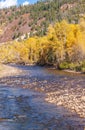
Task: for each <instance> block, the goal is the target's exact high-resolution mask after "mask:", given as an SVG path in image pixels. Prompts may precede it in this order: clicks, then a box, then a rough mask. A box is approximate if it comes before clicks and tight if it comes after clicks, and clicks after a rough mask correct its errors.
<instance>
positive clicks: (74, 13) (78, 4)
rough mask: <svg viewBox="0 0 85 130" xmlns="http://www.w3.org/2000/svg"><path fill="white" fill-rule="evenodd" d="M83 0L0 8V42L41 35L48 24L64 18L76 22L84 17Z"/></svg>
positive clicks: (84, 3)
mask: <svg viewBox="0 0 85 130" xmlns="http://www.w3.org/2000/svg"><path fill="white" fill-rule="evenodd" d="M84 12H85V1H84V0H79V1H77V0H46V1H42V2H37V3H36V4H33V5H28V6H19V7H11V8H8V9H2V10H0V28H1V33H0V43H2V42H6V41H11V40H14V39H17V38H19V37H20V36H21V39H23V38H27V37H29V35H30V36H33V35H38V36H43V35H45V34H46V30H47V28H48V26H49V24H53V23H55V22H56V21H61V20H62V19H66V20H68V21H69V22H71V23H78V21H79V18H81V17H84Z"/></svg>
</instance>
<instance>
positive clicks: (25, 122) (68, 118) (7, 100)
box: [0, 66, 85, 130]
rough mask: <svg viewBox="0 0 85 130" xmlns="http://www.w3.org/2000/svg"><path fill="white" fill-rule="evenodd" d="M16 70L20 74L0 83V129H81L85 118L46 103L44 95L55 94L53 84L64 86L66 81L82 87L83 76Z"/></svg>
mask: <svg viewBox="0 0 85 130" xmlns="http://www.w3.org/2000/svg"><path fill="white" fill-rule="evenodd" d="M17 67H18V68H21V69H22V70H23V73H22V74H21V75H18V76H15V77H12V76H11V77H5V78H2V79H1V80H0V130H84V127H85V118H80V117H79V115H77V113H76V112H71V111H70V110H68V109H66V108H64V107H63V106H56V105H55V104H51V103H47V102H46V101H45V99H46V96H47V95H46V93H48V92H52V91H56V90H57V89H58V87H57V86H56V85H58V86H60V85H61V84H63V86H62V87H64V86H66V85H67V82H69V80H70V81H72V82H73V83H75V85H76V84H80V85H81V86H82V87H83V88H84V87H85V84H84V78H85V77H84V76H81V75H77V76H76V75H75V74H71V75H70V76H69V74H68V73H62V72H59V71H55V70H52V69H46V68H43V67H37V66H28V67H24V66H17ZM77 79H79V81H78V80H77ZM67 86H68V85H67ZM62 87H61V88H62ZM63 89H64V88H63Z"/></svg>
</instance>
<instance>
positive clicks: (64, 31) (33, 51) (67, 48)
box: [0, 19, 85, 71]
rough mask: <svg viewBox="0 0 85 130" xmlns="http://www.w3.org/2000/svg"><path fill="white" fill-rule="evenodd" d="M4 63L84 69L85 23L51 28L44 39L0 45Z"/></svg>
mask: <svg viewBox="0 0 85 130" xmlns="http://www.w3.org/2000/svg"><path fill="white" fill-rule="evenodd" d="M0 62H1V63H18V64H21V63H23V64H30V63H35V64H39V65H46V64H47V65H55V66H56V67H58V68H60V69H75V70H78V71H81V70H82V71H84V70H85V20H84V19H80V21H79V24H69V23H68V22H67V21H65V20H63V21H61V22H57V23H55V24H54V25H50V26H49V27H48V31H47V33H46V35H45V36H43V37H37V36H35V37H31V38H29V39H27V40H24V41H21V42H16V41H13V42H12V43H6V44H4V45H1V46H0Z"/></svg>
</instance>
